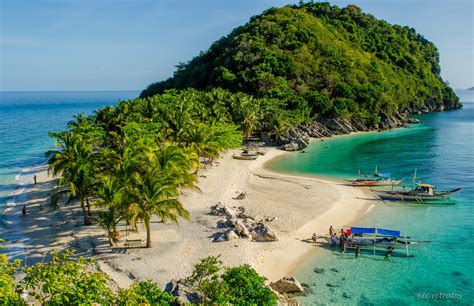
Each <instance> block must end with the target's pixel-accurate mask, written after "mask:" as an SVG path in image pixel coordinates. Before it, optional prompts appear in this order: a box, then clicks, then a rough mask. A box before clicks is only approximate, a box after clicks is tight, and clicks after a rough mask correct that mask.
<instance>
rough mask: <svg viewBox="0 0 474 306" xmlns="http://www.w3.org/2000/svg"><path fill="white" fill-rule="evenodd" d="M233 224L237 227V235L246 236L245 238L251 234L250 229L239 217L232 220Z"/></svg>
mask: <svg viewBox="0 0 474 306" xmlns="http://www.w3.org/2000/svg"><path fill="white" fill-rule="evenodd" d="M232 226H233V227H234V228H235V231H236V233H237V235H239V236H242V237H245V238H247V237H249V236H250V232H249V230H248V229H247V227H246V226H245V225H244V223H243V222H242V221H241V220H239V219H236V220H234V221H233V222H232Z"/></svg>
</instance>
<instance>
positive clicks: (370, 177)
mask: <svg viewBox="0 0 474 306" xmlns="http://www.w3.org/2000/svg"><path fill="white" fill-rule="evenodd" d="M357 176H358V177H359V178H357V179H351V180H345V181H346V182H349V185H350V186H354V187H380V186H398V185H400V182H401V181H402V180H403V179H401V180H393V179H392V178H391V174H390V173H379V172H378V171H377V166H375V172H374V173H373V174H361V172H360V170H359V173H358V175H357Z"/></svg>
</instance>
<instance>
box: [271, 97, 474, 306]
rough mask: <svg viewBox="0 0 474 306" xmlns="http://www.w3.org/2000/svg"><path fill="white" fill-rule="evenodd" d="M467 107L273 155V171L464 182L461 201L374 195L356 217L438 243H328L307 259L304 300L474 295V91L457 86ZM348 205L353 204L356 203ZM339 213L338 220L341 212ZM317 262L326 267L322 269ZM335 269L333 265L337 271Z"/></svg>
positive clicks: (472, 299)
mask: <svg viewBox="0 0 474 306" xmlns="http://www.w3.org/2000/svg"><path fill="white" fill-rule="evenodd" d="M458 95H459V96H460V98H461V101H463V102H464V108H463V109H462V110H456V111H451V112H444V113H434V114H428V115H421V116H419V118H420V119H421V120H422V121H423V123H422V124H419V125H412V126H410V128H407V129H396V130H392V131H389V132H384V133H367V134H359V135H349V136H341V137H334V138H331V139H327V140H325V141H314V142H312V143H311V145H310V147H309V148H308V149H307V150H306V151H307V153H306V154H301V153H295V154H289V155H286V156H283V157H282V158H279V159H277V160H275V161H273V162H272V163H271V164H270V165H269V167H270V168H271V169H272V170H274V171H280V172H285V173H295V174H304V175H315V176H329V177H335V178H347V177H352V176H355V175H357V171H358V169H361V171H362V172H365V173H372V172H373V171H374V167H375V166H378V171H379V172H390V173H392V176H393V177H396V178H407V181H410V178H411V177H412V176H413V172H414V170H415V168H416V169H417V177H418V178H419V179H420V180H422V181H424V182H426V183H431V184H434V185H435V186H437V187H438V189H451V188H455V187H462V188H463V189H462V191H461V193H460V194H458V195H457V196H456V197H455V198H454V199H455V201H456V205H449V206H447V205H444V206H443V205H437V206H430V205H423V206H419V205H403V204H396V203H383V202H378V201H374V203H373V208H372V209H371V210H370V211H369V213H368V214H367V215H366V216H365V217H364V218H363V219H362V220H360V222H358V223H357V224H347V225H348V226H350V225H352V226H370V227H372V226H374V227H381V228H388V229H398V230H401V231H402V234H406V235H407V236H411V237H416V238H419V239H421V240H430V241H431V243H428V244H423V245H419V246H418V247H413V248H410V254H411V255H414V257H410V258H406V257H392V258H391V259H390V260H389V261H385V260H383V257H379V256H370V255H362V256H361V257H360V258H359V259H356V258H355V257H354V255H352V254H347V255H340V254H339V253H338V252H337V251H332V250H328V249H322V250H320V251H319V252H317V254H316V255H315V256H314V257H313V258H311V259H309V260H308V261H307V262H306V263H305V264H304V265H303V266H301V268H300V270H299V272H298V273H297V277H298V279H299V280H300V281H301V282H303V283H306V284H307V285H309V287H310V289H311V293H310V294H308V295H307V296H305V297H302V302H303V304H304V305H313V304H337V305H361V304H362V305H392V304H393V305H395V304H396V305H414V304H415V305H431V304H459V305H472V304H473V303H474V289H473V285H474V264H473V262H474V260H473V255H474V207H473V204H474V92H472V91H470V92H469V91H462V92H458ZM347 209H351V207H350V206H348V207H347ZM335 221H336V220H335ZM315 268H322V269H325V271H324V273H315V272H314V269H315ZM331 269H333V270H332V271H331Z"/></svg>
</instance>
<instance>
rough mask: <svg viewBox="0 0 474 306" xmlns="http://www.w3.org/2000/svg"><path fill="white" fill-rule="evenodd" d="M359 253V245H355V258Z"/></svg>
mask: <svg viewBox="0 0 474 306" xmlns="http://www.w3.org/2000/svg"><path fill="white" fill-rule="evenodd" d="M359 255H360V247H356V249H355V256H356V259H357V258H359Z"/></svg>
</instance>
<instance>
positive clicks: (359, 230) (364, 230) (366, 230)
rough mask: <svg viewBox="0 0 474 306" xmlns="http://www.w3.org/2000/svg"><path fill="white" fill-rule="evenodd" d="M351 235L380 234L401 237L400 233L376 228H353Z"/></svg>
mask: <svg viewBox="0 0 474 306" xmlns="http://www.w3.org/2000/svg"><path fill="white" fill-rule="evenodd" d="M351 234H379V235H387V236H392V237H400V231H395V230H389V229H383V228H375V227H351Z"/></svg>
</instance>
